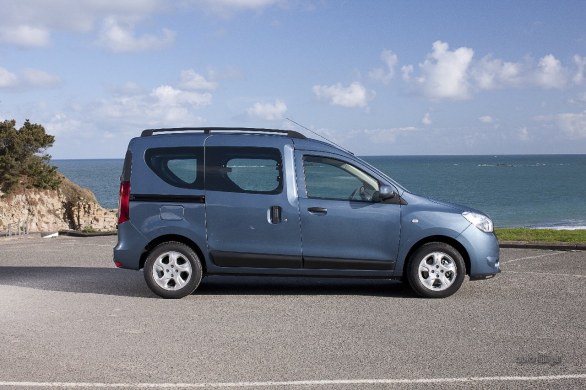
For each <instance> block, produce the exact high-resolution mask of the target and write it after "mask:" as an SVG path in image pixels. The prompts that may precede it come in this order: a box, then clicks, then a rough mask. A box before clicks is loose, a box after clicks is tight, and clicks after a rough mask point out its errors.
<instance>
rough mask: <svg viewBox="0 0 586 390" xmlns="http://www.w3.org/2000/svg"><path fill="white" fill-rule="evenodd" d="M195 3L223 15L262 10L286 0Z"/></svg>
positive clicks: (196, 1)
mask: <svg viewBox="0 0 586 390" xmlns="http://www.w3.org/2000/svg"><path fill="white" fill-rule="evenodd" d="M194 3H195V4H199V5H201V6H203V7H204V8H205V9H207V10H209V11H211V12H212V13H215V14H217V15H220V16H223V17H230V16H232V15H233V14H234V13H236V12H241V11H257V12H258V11H262V10H263V9H265V8H268V7H272V6H274V5H278V4H283V3H285V1H284V0H195V1H194Z"/></svg>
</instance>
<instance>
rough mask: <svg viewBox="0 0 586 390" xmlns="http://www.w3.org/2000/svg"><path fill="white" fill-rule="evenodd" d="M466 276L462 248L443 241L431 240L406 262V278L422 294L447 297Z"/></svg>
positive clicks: (428, 296)
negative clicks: (459, 249) (459, 250)
mask: <svg viewBox="0 0 586 390" xmlns="http://www.w3.org/2000/svg"><path fill="white" fill-rule="evenodd" d="M465 276H466V265H465V263H464V259H463V258H462V255H461V254H460V252H458V251H457V250H456V249H455V248H454V247H452V246H451V245H448V244H445V243H443V242H430V243H427V244H425V245H423V246H422V247H421V248H419V249H418V250H417V251H415V253H413V255H412V256H411V258H410V259H409V264H408V266H407V280H408V281H409V285H410V286H411V288H412V289H413V290H414V291H415V292H416V293H417V294H419V295H421V296H422V297H426V298H445V297H449V296H450V295H452V294H454V293H455V292H456V291H458V289H459V288H460V286H461V285H462V283H463V282H464V277H465Z"/></svg>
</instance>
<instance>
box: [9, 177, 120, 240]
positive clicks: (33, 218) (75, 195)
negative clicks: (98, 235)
mask: <svg viewBox="0 0 586 390" xmlns="http://www.w3.org/2000/svg"><path fill="white" fill-rule="evenodd" d="M0 195H2V196H0V232H6V231H9V230H10V231H12V232H15V231H17V229H18V230H20V231H21V232H22V231H25V230H26V231H29V232H53V231H58V230H64V229H73V230H90V231H112V230H116V211H117V210H115V209H105V208H103V207H101V206H100V204H99V203H98V202H97V200H96V197H95V196H94V194H93V193H92V192H91V191H90V190H88V189H86V188H82V187H80V186H78V185H76V184H75V183H73V182H71V181H70V180H68V179H67V178H65V177H62V182H61V185H60V187H59V189H57V190H39V189H35V188H26V186H25V185H24V184H23V185H21V186H20V187H19V188H17V189H16V190H15V191H13V192H12V193H10V194H9V195H6V194H1V193H0Z"/></svg>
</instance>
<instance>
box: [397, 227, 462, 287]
mask: <svg viewBox="0 0 586 390" xmlns="http://www.w3.org/2000/svg"><path fill="white" fill-rule="evenodd" d="M430 242H441V243H444V244H448V245H450V246H452V247H453V248H454V249H456V250H457V251H458V252H459V253H460V255H462V258H463V259H464V264H465V265H466V275H469V274H470V256H469V254H468V251H467V250H466V248H465V247H464V246H463V245H462V244H461V243H460V242H459V241H458V240H456V239H454V238H452V237H448V236H439V235H436V236H429V237H425V238H423V239H421V240H419V241H418V242H416V243H415V244H414V245H413V246H412V247H411V249H409V252H407V255H406V256H405V261H404V262H403V269H402V272H401V276H402V277H403V278H405V276H406V272H407V267H408V266H409V261H410V259H411V256H412V255H413V253H415V251H417V250H418V249H419V248H421V247H422V246H423V245H425V244H428V243H430Z"/></svg>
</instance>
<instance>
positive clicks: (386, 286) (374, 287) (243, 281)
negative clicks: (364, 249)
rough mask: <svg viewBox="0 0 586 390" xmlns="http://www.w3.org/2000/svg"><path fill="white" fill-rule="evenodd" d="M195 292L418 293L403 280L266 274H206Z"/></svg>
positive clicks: (290, 293)
mask: <svg viewBox="0 0 586 390" xmlns="http://www.w3.org/2000/svg"><path fill="white" fill-rule="evenodd" d="M194 294H196V295H356V296H372V297H396V298H416V297H417V295H416V294H415V293H414V292H413V291H412V290H411V289H410V288H409V286H408V285H407V284H406V283H401V282H398V281H393V280H386V279H350V278H316V277H266V276H208V277H206V278H204V279H203V280H202V282H201V284H200V286H199V287H198V289H197V290H196V291H195V292H194Z"/></svg>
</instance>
